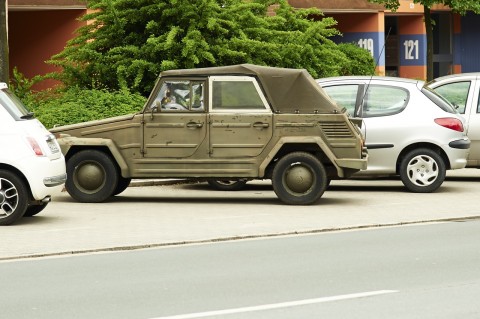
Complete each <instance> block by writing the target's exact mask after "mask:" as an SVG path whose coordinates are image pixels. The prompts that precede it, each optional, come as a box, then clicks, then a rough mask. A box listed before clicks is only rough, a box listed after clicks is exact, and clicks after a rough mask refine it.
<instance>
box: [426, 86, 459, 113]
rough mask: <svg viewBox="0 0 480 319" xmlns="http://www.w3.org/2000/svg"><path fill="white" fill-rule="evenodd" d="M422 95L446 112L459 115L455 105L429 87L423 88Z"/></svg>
mask: <svg viewBox="0 0 480 319" xmlns="http://www.w3.org/2000/svg"><path fill="white" fill-rule="evenodd" d="M422 93H423V94H425V96H426V97H428V98H429V99H430V100H431V101H432V102H433V103H435V104H436V105H437V106H438V107H439V108H441V109H442V110H444V111H445V112H448V113H452V114H458V111H457V109H456V108H455V106H454V105H453V104H451V103H450V102H448V101H447V100H446V99H445V98H444V97H443V96H441V95H439V94H438V93H436V92H435V91H433V90H432V89H430V88H429V87H426V86H424V87H423V88H422Z"/></svg>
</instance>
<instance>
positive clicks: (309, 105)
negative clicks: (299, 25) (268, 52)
mask: <svg viewBox="0 0 480 319" xmlns="http://www.w3.org/2000/svg"><path fill="white" fill-rule="evenodd" d="M211 75H250V76H255V77H257V78H258V79H259V80H260V82H261V85H262V87H263V90H264V91H265V94H266V95H267V99H268V100H269V101H270V103H271V105H272V107H273V109H274V111H275V112H279V113H292V112H299V113H323V114H325V113H339V112H340V109H339V108H338V106H337V105H336V104H335V102H333V101H332V100H331V99H330V97H329V96H328V95H327V94H326V93H325V92H324V91H323V89H322V88H321V87H320V86H319V85H318V84H317V83H316V82H315V80H314V79H313V78H312V76H311V75H310V74H309V73H308V72H307V70H304V69H287V68H275V67H268V66H258V65H253V64H239V65H230V66H221V67H210V68H197V69H181V70H169V71H163V72H162V73H160V76H161V77H167V76H176V77H177V76H211Z"/></svg>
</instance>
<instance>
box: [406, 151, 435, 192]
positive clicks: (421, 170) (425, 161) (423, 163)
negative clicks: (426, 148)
mask: <svg viewBox="0 0 480 319" xmlns="http://www.w3.org/2000/svg"><path fill="white" fill-rule="evenodd" d="M408 172H409V173H408V176H409V178H410V180H411V181H412V182H413V183H414V184H416V185H419V186H427V185H430V184H432V183H433V182H434V181H435V180H436V179H437V177H438V166H437V163H436V162H435V161H434V160H433V159H432V158H431V157H429V156H417V157H415V158H413V159H412V161H410V163H409V165H408Z"/></svg>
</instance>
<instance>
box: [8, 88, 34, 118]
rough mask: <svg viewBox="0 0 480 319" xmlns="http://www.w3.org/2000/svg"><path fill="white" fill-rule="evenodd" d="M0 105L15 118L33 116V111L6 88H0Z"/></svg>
mask: <svg viewBox="0 0 480 319" xmlns="http://www.w3.org/2000/svg"><path fill="white" fill-rule="evenodd" d="M0 105H1V106H3V107H4V108H5V109H6V110H7V111H8V113H10V115H11V116H12V117H13V118H14V119H15V120H21V119H29V118H32V117H33V113H31V112H30V111H29V110H28V109H27V108H26V107H25V105H23V103H22V101H20V99H19V98H18V97H16V96H15V94H13V93H12V92H11V91H10V90H8V89H3V90H0Z"/></svg>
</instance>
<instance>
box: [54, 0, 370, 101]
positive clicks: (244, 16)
mask: <svg viewBox="0 0 480 319" xmlns="http://www.w3.org/2000/svg"><path fill="white" fill-rule="evenodd" d="M87 4H88V7H89V8H90V9H92V10H91V11H90V12H91V13H89V14H86V15H85V16H83V17H82V20H83V21H85V22H86V21H88V22H89V23H88V24H86V25H85V26H83V27H81V28H80V29H79V30H78V36H76V37H75V38H74V39H73V40H71V41H70V42H69V43H68V44H67V46H66V48H65V49H64V51H62V52H61V53H59V54H58V55H56V56H54V57H52V59H51V61H50V63H52V64H54V65H57V66H60V67H62V69H63V72H62V73H59V74H57V78H59V79H61V80H62V81H64V82H65V83H66V84H67V85H72V84H75V85H80V86H82V87H85V88H99V89H103V88H108V89H113V90H117V89H126V88H128V89H129V90H131V91H134V92H140V93H142V94H144V95H147V94H148V93H149V92H150V90H151V88H152V86H153V84H154V82H155V79H156V77H157V76H158V74H159V72H161V71H163V70H168V69H178V68H197V67H209V66H220V65H231V64H240V63H253V64H258V65H269V66H278V67H289V68H305V69H307V70H308V71H309V72H310V73H311V74H312V76H314V77H324V76H334V75H344V74H350V73H349V72H351V71H352V70H358V71H361V72H365V73H368V74H371V73H373V70H374V66H373V65H374V63H373V59H371V58H368V57H367V58H365V57H366V55H365V50H363V49H360V48H356V47H355V48H354V47H353V46H352V47H349V49H348V52H345V50H346V49H345V48H343V49H341V48H340V47H339V46H337V45H336V44H335V43H334V42H333V41H332V40H330V37H332V36H334V35H337V34H339V32H338V31H337V30H336V29H335V28H334V27H335V25H336V21H335V20H334V19H332V18H323V19H321V18H322V17H323V16H322V13H321V11H319V10H318V9H294V8H292V7H291V6H290V5H289V4H288V1H286V0H251V1H245V0H189V1H187V0H89V1H87ZM272 8H273V10H274V12H275V14H274V15H272V14H269V13H270V12H271V9H272ZM357 57H360V59H361V60H359V61H357V63H355V62H353V63H352V59H353V60H355V59H356V58H357ZM359 64H365V65H364V66H363V67H361V68H358V65H359ZM353 65H356V66H357V68H353Z"/></svg>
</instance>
